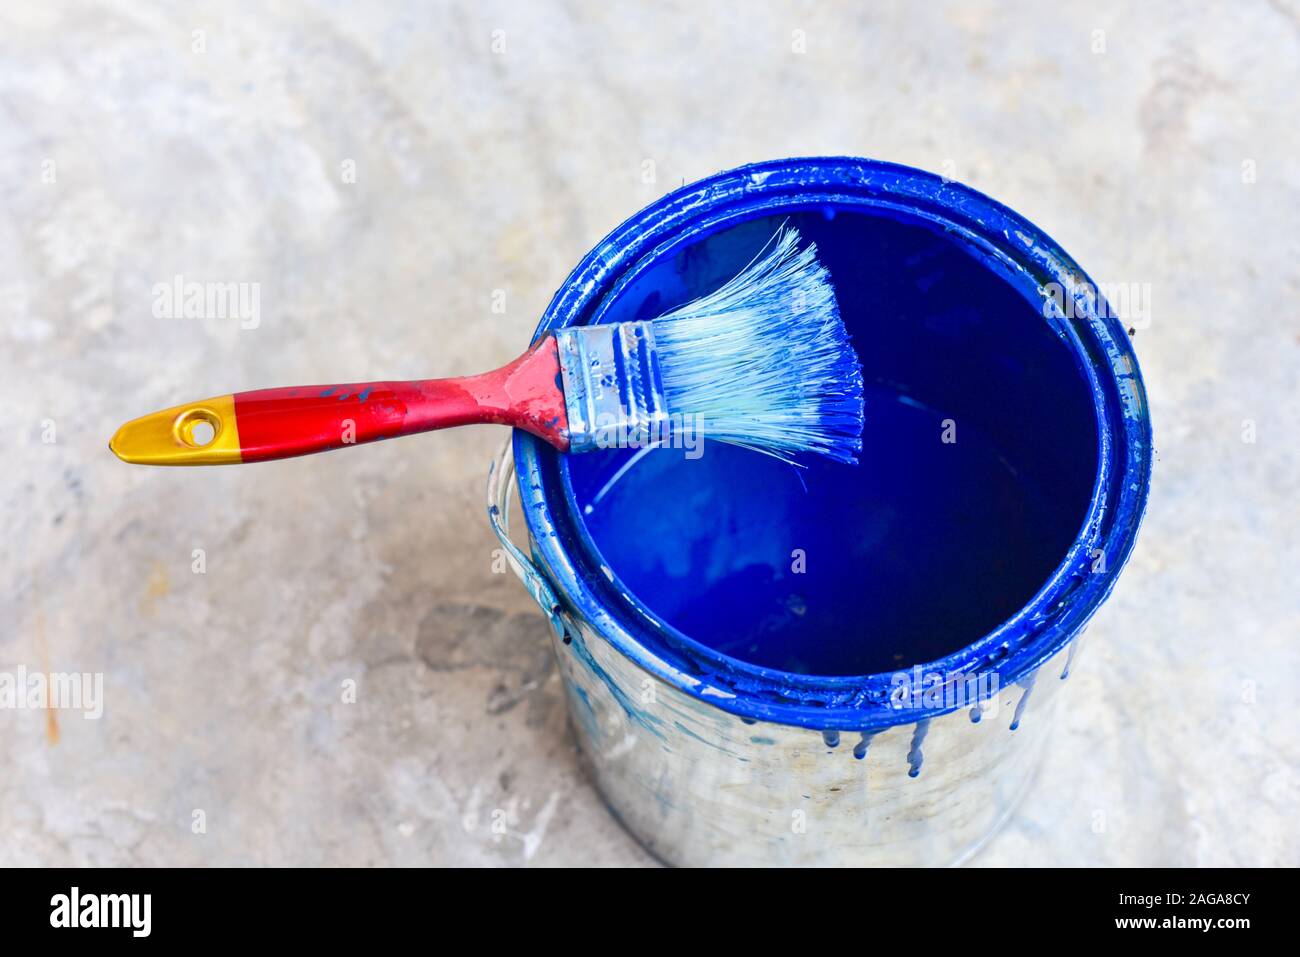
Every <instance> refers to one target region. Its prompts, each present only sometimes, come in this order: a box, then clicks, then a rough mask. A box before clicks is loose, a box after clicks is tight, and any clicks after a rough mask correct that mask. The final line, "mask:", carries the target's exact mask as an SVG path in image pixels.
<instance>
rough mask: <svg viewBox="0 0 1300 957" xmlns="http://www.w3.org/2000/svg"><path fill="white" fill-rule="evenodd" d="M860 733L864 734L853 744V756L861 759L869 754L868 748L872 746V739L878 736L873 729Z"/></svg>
mask: <svg viewBox="0 0 1300 957" xmlns="http://www.w3.org/2000/svg"><path fill="white" fill-rule="evenodd" d="M860 733H861V735H862V737H861V739H860V740H859V741H858V743H857V744H855V745H854V746H853V756H854V757H855V758H857V759H858V760H859V761H861V760H862V759H863V758H865V757H866V756H867V748H868V747H870V746H871V739H872V738H874V737H875V736H876V735H875V732H873V731H863V732H860Z"/></svg>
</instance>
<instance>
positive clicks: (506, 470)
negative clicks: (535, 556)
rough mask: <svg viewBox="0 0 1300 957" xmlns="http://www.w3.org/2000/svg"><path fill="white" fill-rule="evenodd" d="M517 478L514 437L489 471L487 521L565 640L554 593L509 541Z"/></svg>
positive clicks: (504, 445)
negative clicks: (512, 498) (512, 502)
mask: <svg viewBox="0 0 1300 957" xmlns="http://www.w3.org/2000/svg"><path fill="white" fill-rule="evenodd" d="M514 477H515V451H514V436H513V435H511V436H510V437H508V438H507V439H506V440H505V442H504V443H503V444H502V445H501V451H500V452H498V453H497V456H496V458H495V459H494V460H493V461H492V465H491V466H490V467H489V468H488V480H487V513H488V521H489V522H491V523H492V531H493V532H495V533H496V536H497V538H498V539H499V540H500V542H501V544H502V546H503V547H504V548H505V555H506V561H507V562H508V563H509V564H510V568H511V569H512V570H513V571H514V573H515V574H516V575H517V576H519V580H520V581H521V582H523V583H524V587H525V588H526V589H528V594H530V595H532V596H533V601H535V602H537V605H538V607H539V608H541V609H542V611H543V612H545V613H546V619H547V621H549V622H550V623H551V628H552V630H554V632H555V634H556V635H557V636H559V637H560V638H563V637H565V628H564V621H563V619H562V618H561V617H560V602H559V599H557V598H556V597H555V590H554V589H552V588H551V583H550V582H548V581H547V580H546V577H545V576H544V575H543V574H542V573H541V572H540V571H539V570H538V568H537V566H536V565H534V564H533V562H532V559H530V558H529V557H528V556H527V555H525V554H524V553H523V551H522V550H521V549H520V548H519V546H518V545H516V544H515V543H514V542H513V541H511V540H510V490H511V489H512V488H514V484H515V483H514Z"/></svg>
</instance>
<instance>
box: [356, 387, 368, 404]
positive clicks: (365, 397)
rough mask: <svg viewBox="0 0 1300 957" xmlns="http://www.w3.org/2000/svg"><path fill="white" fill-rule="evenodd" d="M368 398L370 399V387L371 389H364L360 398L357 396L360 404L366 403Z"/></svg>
mask: <svg viewBox="0 0 1300 957" xmlns="http://www.w3.org/2000/svg"><path fill="white" fill-rule="evenodd" d="M368 398H370V387H369V386H367V387H366V388H364V389H362V390H361V394H360V395H359V396H357V401H358V402H365V401H366V399H368Z"/></svg>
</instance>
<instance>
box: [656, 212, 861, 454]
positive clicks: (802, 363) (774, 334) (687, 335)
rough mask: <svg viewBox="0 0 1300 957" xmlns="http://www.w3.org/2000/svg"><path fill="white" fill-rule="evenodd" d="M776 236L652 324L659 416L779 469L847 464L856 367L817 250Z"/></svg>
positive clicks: (787, 234)
mask: <svg viewBox="0 0 1300 957" xmlns="http://www.w3.org/2000/svg"><path fill="white" fill-rule="evenodd" d="M799 238H800V237H799V232H798V230H796V229H794V228H783V229H781V230H780V231H779V232H778V233H777V234H776V235H775V236H773V237H772V239H771V240H770V241H769V242H768V244H767V245H766V246H765V247H764V248H763V250H761V251H760V252H759V254H758V255H757V256H756V257H755V258H754V260H753V261H752V262H751V263H750V264H749V265H748V266H746V267H745V268H744V269H743V270H742V271H741V272H740V273H739V274H738V275H737V276H736V277H735V278H734V279H732V280H731V281H730V282H728V283H726V284H725V285H724V286H722V287H721V288H719V289H718V290H717V291H716V292H713V293H711V294H709V295H707V296H704V297H703V298H701V299H696V300H694V301H693V302H690V303H687V304H686V305H684V306H681V307H680V308H678V309H674V310H673V311H672V312H669V313H666V314H665V315H662V316H660V317H659V318H657V319H655V320H653V321H652V322H651V327H652V329H653V331H654V343H655V349H656V351H657V353H658V361H659V366H660V370H661V375H662V379H663V392H664V397H665V398H666V400H667V406H668V409H669V410H670V411H671V412H672V413H673V415H674V416H677V415H682V416H687V417H694V418H695V420H696V421H697V422H699V423H700V425H699V428H700V429H701V430H702V434H703V436H704V437H705V438H708V439H713V440H715V441H719V442H729V443H731V444H733V445H740V446H744V447H745V448H749V449H754V450H755V451H759V452H765V453H767V454H769V455H772V456H775V457H776V458H778V459H781V460H783V461H787V462H796V461H797V460H798V457H799V456H801V455H803V454H804V453H814V454H818V455H824V456H827V457H829V458H832V459H835V460H837V461H840V462H850V463H852V462H856V461H857V455H858V453H859V452H861V451H862V421H863V402H862V367H861V365H860V364H859V362H858V357H857V354H856V353H855V352H854V350H853V345H852V343H851V342H850V341H849V335H848V332H847V331H846V330H845V328H844V322H843V320H842V319H841V318H840V312H839V307H838V306H837V305H836V303H835V291H834V289H833V288H832V287H831V282H830V275H829V274H828V273H827V272H826V269H825V268H824V267H823V266H822V265H821V263H819V262H818V261H817V247H816V246H815V245H814V244H812V243H809V244H807V245H806V246H804V247H802V248H800V245H799Z"/></svg>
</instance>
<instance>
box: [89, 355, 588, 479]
mask: <svg viewBox="0 0 1300 957" xmlns="http://www.w3.org/2000/svg"><path fill="white" fill-rule="evenodd" d="M477 422H493V423H498V424H501V425H513V426H515V427H516V428H519V429H525V430H527V431H529V432H531V433H533V435H536V436H538V437H539V438H542V439H545V440H546V441H547V442H550V443H551V444H552V445H554V446H555V447H556V448H557V449H559V450H560V451H561V452H567V451H568V450H569V421H568V417H567V416H566V415H565V411H564V388H563V386H562V384H561V379H560V360H559V354H558V353H557V352H556V348H555V340H554V339H553V338H552V337H550V336H547V337H546V338H545V339H543V340H542V342H541V343H540V344H538V345H537V346H536V347H535V348H533V349H531V350H530V351H529V352H527V353H526V354H524V355H522V356H520V357H519V358H518V359H516V360H515V361H514V362H512V363H510V364H509V365H507V366H502V367H501V368H500V369H497V370H496V371H495V372H485V373H484V374H483V375H475V376H466V377H464V378H462V379H425V380H421V381H417V382H353V383H348V384H347V385H310V386H298V387H297V388H293V389H259V390H258V391H256V392H240V393H237V394H235V395H221V396H216V397H215V398H212V399H204V400H203V401H201V402H191V403H189V404H187V405H178V406H173V407H172V408H170V409H163V410H162V411H160V412H154V413H151V414H150V415H146V416H142V417H141V418H138V419H132V420H131V421H130V422H127V423H126V424H125V425H123V426H122V427H121V428H120V429H118V430H117V433H116V434H115V435H114V436H113V439H112V441H111V442H109V448H111V449H112V450H113V451H114V452H115V453H116V454H117V456H118V457H119V458H121V459H122V460H123V461H125V462H135V463H139V464H144V465H227V464H235V463H239V462H265V461H267V460H268V459H284V458H289V457H290V456H292V455H307V454H309V453H311V452H324V451H327V450H329V449H337V448H342V447H343V446H345V445H359V444H361V443H362V442H374V441H376V440H377V439H391V438H392V437H393V436H395V435H411V434H412V433H415V432H428V431H430V430H431V429H447V428H450V427H452V426H453V425H470V424H473V423H477Z"/></svg>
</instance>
